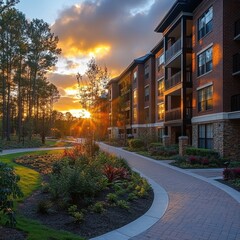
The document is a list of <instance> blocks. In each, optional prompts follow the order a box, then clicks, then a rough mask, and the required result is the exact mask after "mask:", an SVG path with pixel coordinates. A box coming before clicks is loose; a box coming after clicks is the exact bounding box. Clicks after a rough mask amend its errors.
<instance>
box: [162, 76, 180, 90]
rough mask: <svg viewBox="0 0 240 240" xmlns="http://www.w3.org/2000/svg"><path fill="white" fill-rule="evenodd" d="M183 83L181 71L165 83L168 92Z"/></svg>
mask: <svg viewBox="0 0 240 240" xmlns="http://www.w3.org/2000/svg"><path fill="white" fill-rule="evenodd" d="M179 83H181V71H180V72H178V73H176V74H174V75H173V76H172V77H171V78H169V79H167V80H166V82H165V89H166V90H168V89H170V88H172V87H174V86H176V85H178V84H179Z"/></svg>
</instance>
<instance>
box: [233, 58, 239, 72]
mask: <svg viewBox="0 0 240 240" xmlns="http://www.w3.org/2000/svg"><path fill="white" fill-rule="evenodd" d="M239 74H240V53H237V54H235V55H234V56H233V75H239Z"/></svg>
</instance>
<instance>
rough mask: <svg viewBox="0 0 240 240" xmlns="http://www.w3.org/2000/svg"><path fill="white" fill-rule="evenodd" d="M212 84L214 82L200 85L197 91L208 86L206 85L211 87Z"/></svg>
mask: <svg viewBox="0 0 240 240" xmlns="http://www.w3.org/2000/svg"><path fill="white" fill-rule="evenodd" d="M212 85H213V82H209V83H206V84H204V85H202V86H200V87H198V88H197V91H199V90H202V89H204V88H206V87H210V86H212Z"/></svg>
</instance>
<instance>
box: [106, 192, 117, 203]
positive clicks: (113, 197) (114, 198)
mask: <svg viewBox="0 0 240 240" xmlns="http://www.w3.org/2000/svg"><path fill="white" fill-rule="evenodd" d="M106 198H107V201H109V202H111V203H115V202H117V199H118V196H117V194H115V193H109V194H108V195H107V197H106Z"/></svg>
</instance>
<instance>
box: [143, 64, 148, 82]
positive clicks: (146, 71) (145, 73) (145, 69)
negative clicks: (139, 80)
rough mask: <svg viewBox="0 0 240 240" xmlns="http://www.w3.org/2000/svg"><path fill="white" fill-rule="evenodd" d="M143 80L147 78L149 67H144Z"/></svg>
mask: <svg viewBox="0 0 240 240" xmlns="http://www.w3.org/2000/svg"><path fill="white" fill-rule="evenodd" d="M144 78H145V79H147V78H149V66H148V65H147V66H145V68H144Z"/></svg>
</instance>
